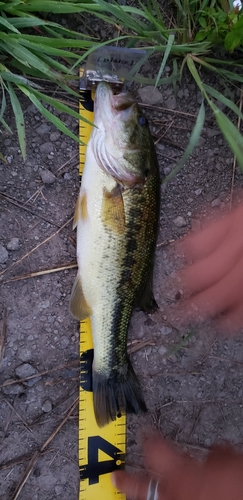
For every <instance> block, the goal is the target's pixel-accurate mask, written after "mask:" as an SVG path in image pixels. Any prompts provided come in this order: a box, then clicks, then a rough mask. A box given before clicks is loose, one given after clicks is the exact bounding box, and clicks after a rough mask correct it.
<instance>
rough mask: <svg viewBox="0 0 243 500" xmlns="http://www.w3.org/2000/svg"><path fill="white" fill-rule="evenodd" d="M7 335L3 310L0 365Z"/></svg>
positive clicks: (5, 314) (0, 333)
mask: <svg viewBox="0 0 243 500" xmlns="http://www.w3.org/2000/svg"><path fill="white" fill-rule="evenodd" d="M6 335H7V308H6V307H4V308H3V318H2V329H1V330H0V364H1V362H2V360H3V355H4V350H5V344H6Z"/></svg>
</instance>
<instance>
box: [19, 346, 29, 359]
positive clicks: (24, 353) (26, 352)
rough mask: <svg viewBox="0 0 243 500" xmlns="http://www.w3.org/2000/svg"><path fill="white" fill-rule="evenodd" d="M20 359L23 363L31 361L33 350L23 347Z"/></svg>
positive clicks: (20, 350) (20, 351)
mask: <svg viewBox="0 0 243 500" xmlns="http://www.w3.org/2000/svg"><path fill="white" fill-rule="evenodd" d="M18 357H19V359H21V361H30V360H31V357H32V353H31V350H30V349H28V348H27V347H21V349H19V352H18Z"/></svg>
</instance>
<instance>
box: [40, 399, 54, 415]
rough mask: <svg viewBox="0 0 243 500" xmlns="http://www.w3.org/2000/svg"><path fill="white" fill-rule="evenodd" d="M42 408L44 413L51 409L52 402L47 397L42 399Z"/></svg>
mask: <svg viewBox="0 0 243 500" xmlns="http://www.w3.org/2000/svg"><path fill="white" fill-rule="evenodd" d="M42 410H43V411H44V412H45V413H50V411H52V402H51V401H50V400H49V399H47V400H46V401H44V403H43V405H42Z"/></svg>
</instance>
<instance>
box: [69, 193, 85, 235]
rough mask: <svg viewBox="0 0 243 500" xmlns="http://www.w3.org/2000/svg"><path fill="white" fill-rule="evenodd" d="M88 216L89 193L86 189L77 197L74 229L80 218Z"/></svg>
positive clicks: (83, 218)
mask: <svg viewBox="0 0 243 500" xmlns="http://www.w3.org/2000/svg"><path fill="white" fill-rule="evenodd" d="M87 217H88V209H87V194H86V191H83V193H81V194H80V195H79V197H78V199H77V203H76V207H75V212H74V218H73V229H75V227H76V226H77V224H78V221H79V220H80V219H82V220H85V219H87Z"/></svg>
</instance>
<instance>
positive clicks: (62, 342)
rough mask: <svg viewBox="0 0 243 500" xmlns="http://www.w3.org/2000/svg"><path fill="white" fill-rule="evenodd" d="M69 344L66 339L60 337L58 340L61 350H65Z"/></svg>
mask: <svg viewBox="0 0 243 500" xmlns="http://www.w3.org/2000/svg"><path fill="white" fill-rule="evenodd" d="M69 344H70V340H69V338H68V337H61V339H60V346H61V348H62V349H66V347H68V346H69Z"/></svg>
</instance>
